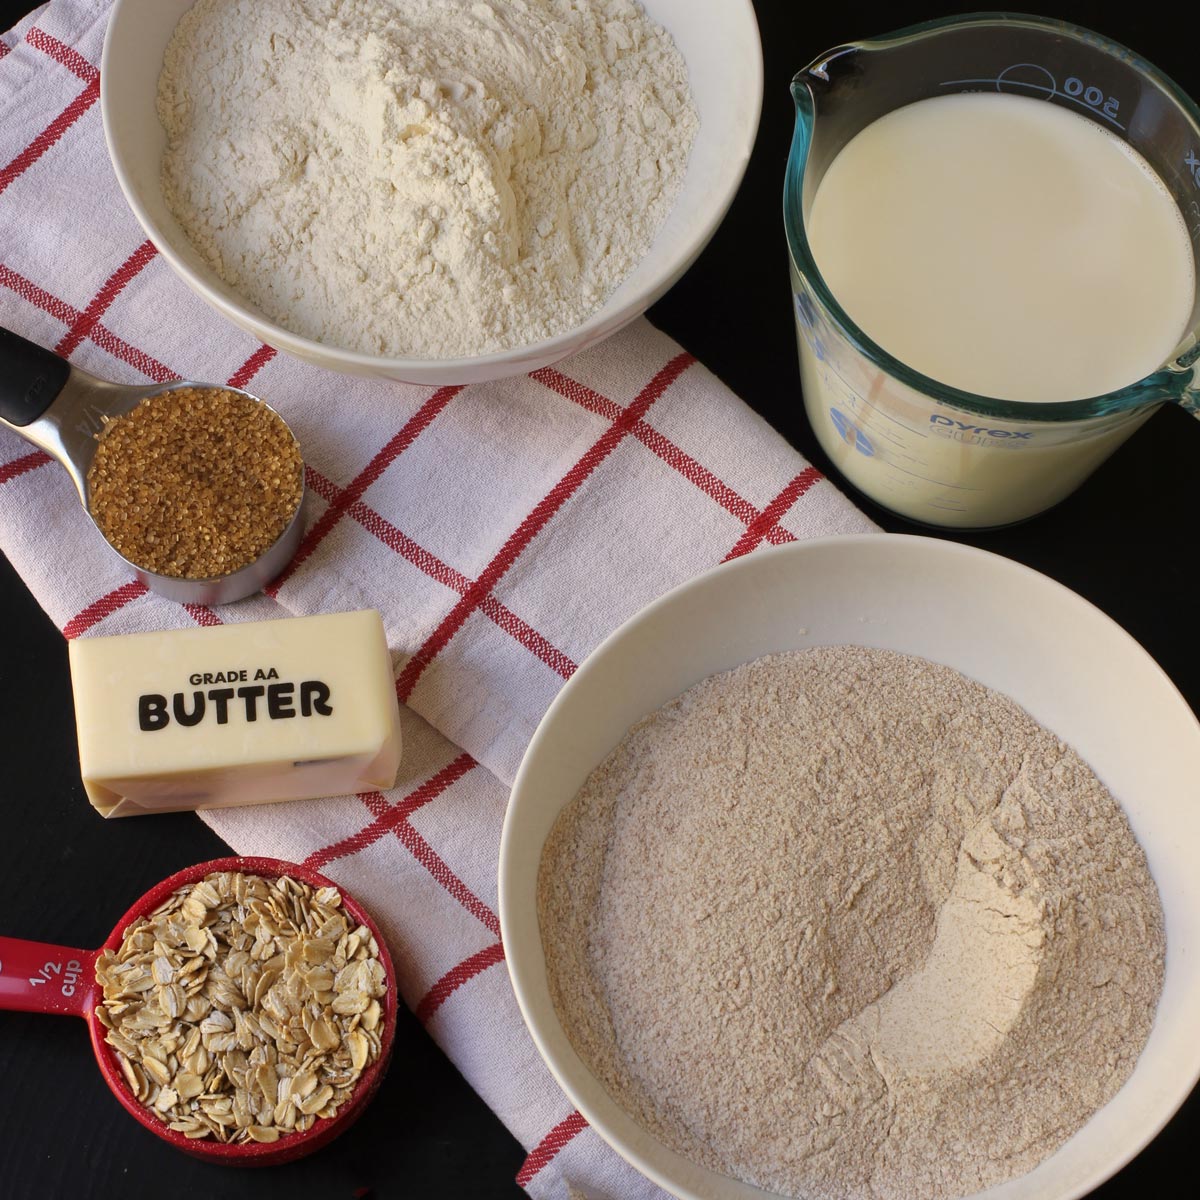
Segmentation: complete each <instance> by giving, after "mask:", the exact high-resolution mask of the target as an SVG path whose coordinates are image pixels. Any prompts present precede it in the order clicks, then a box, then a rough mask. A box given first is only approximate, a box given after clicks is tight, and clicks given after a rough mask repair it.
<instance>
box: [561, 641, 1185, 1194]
mask: <svg viewBox="0 0 1200 1200" xmlns="http://www.w3.org/2000/svg"><path fill="white" fill-rule="evenodd" d="M538 907H539V920H540V923H541V930H542V940H543V944H544V947H545V950H546V962H547V970H548V975H549V981H550V988H551V994H552V996H553V999H554V1004H555V1008H556V1010H557V1012H558V1014H559V1017H560V1019H561V1021H562V1023H563V1026H564V1028H565V1029H566V1031H567V1034H568V1036H569V1037H570V1039H571V1042H572V1044H573V1045H574V1046H575V1048H576V1050H577V1051H578V1052H579V1054H580V1055H581V1057H582V1058H583V1059H584V1061H585V1062H587V1063H588V1065H589V1066H590V1067H591V1069H592V1071H593V1072H594V1073H595V1074H596V1076H597V1078H599V1079H600V1080H601V1082H602V1083H603V1084H604V1085H605V1087H606V1088H607V1089H608V1091H609V1093H610V1094H611V1095H612V1096H613V1097H614V1098H615V1099H617V1101H618V1102H619V1103H620V1104H621V1106H622V1107H623V1108H625V1109H626V1111H628V1112H629V1113H631V1114H632V1115H633V1116H634V1117H635V1118H636V1119H637V1120H638V1121H639V1122H640V1123H641V1124H642V1125H644V1126H645V1127H646V1128H647V1129H649V1130H651V1131H652V1132H653V1133H654V1134H656V1135H657V1136H658V1137H659V1138H660V1139H661V1140H662V1141H664V1142H665V1143H666V1144H668V1145H669V1146H672V1147H673V1148H675V1149H676V1150H678V1151H680V1152H681V1153H683V1154H686V1155H689V1156H690V1157H692V1158H694V1159H695V1160H696V1161H698V1162H700V1163H702V1164H704V1165H706V1166H708V1167H710V1168H712V1169H713V1170H716V1171H720V1172H723V1173H725V1174H729V1175H733V1176H736V1177H738V1178H741V1179H743V1180H746V1181H749V1182H751V1183H755V1184H758V1185H760V1186H762V1187H765V1188H769V1189H771V1190H773V1191H778V1192H781V1193H783V1194H785V1195H789V1196H804V1197H806V1198H807V1200H863V1198H867V1197H869V1198H873V1200H885V1198H886V1200H912V1197H916V1196H920V1197H922V1198H923V1200H945V1198H948V1197H955V1196H962V1195H965V1194H968V1193H972V1192H976V1191H979V1190H981V1189H983V1188H985V1187H989V1186H991V1185H993V1184H997V1183H1000V1182H1002V1181H1003V1180H1005V1179H1009V1178H1011V1177H1013V1176H1015V1175H1019V1174H1021V1173H1023V1172H1025V1171H1028V1170H1030V1169H1031V1168H1033V1167H1034V1166H1036V1165H1037V1164H1038V1163H1039V1162H1040V1161H1042V1159H1044V1158H1045V1157H1046V1156H1047V1155H1049V1154H1051V1153H1052V1152H1053V1151H1054V1150H1056V1149H1057V1148H1058V1147H1059V1146H1060V1145H1061V1144H1062V1143H1063V1142H1064V1141H1066V1139H1067V1138H1068V1137H1070V1136H1071V1134H1072V1133H1074V1132H1075V1131H1076V1130H1077V1129H1078V1128H1079V1127H1080V1126H1081V1125H1082V1124H1083V1123H1084V1122H1085V1121H1086V1120H1087V1119H1088V1117H1090V1116H1091V1114H1092V1113H1093V1112H1095V1111H1096V1110H1097V1109H1098V1108H1099V1107H1100V1106H1101V1105H1103V1104H1104V1103H1105V1102H1106V1101H1107V1100H1108V1099H1109V1098H1110V1097H1111V1096H1112V1095H1113V1094H1114V1093H1115V1092H1116V1091H1117V1089H1118V1088H1119V1087H1120V1086H1121V1084H1122V1083H1123V1082H1124V1081H1125V1079H1126V1078H1128V1076H1129V1074H1130V1072H1131V1071H1132V1070H1133V1066H1134V1063H1135V1062H1136V1061H1137V1057H1138V1055H1139V1053H1140V1052H1141V1049H1142V1046H1143V1045H1144V1044H1145V1041H1146V1038H1147V1037H1148V1036H1149V1032H1150V1027H1151V1025H1152V1023H1153V1020H1154V1008H1155V1005H1156V1003H1157V1001H1158V996H1159V992H1160V990H1161V988H1162V979H1163V960H1164V937H1163V922H1162V909H1161V905H1160V901H1159V897H1158V892H1157V889H1156V888H1155V885H1154V881H1153V879H1152V878H1151V876H1150V874H1149V871H1148V869H1147V866H1146V860H1145V856H1144V854H1143V853H1142V850H1141V848H1140V847H1139V846H1138V844H1137V842H1136V841H1135V840H1134V837H1133V834H1132V832H1131V831H1130V828H1129V825H1128V823H1127V821H1126V819H1125V817H1124V814H1123V813H1122V812H1121V810H1120V808H1119V807H1118V805H1117V804H1116V802H1115V801H1114V800H1113V798H1112V796H1111V795H1109V793H1108V792H1107V791H1106V790H1105V788H1104V786H1103V785H1102V784H1101V782H1100V781H1099V780H1098V779H1097V778H1096V776H1095V775H1094V774H1093V773H1092V771H1091V770H1090V769H1089V768H1088V766H1087V765H1086V764H1085V763H1084V762H1083V761H1082V760H1081V759H1080V758H1079V756H1078V755H1077V754H1076V753H1075V752H1074V751H1072V750H1071V749H1069V748H1068V747H1067V746H1064V745H1063V744H1062V743H1060V742H1059V741H1058V739H1057V738H1055V737H1054V735H1053V734H1051V733H1049V732H1047V731H1046V730H1045V729H1042V728H1041V727H1040V726H1038V725H1037V724H1036V723H1035V722H1034V721H1033V720H1032V718H1031V717H1030V716H1029V715H1028V714H1027V713H1025V712H1024V711H1023V710H1022V709H1020V708H1019V707H1018V706H1017V705H1016V704H1015V703H1013V702H1012V701H1011V700H1009V699H1008V698H1007V697H1005V696H1001V695H999V694H998V693H996V692H992V691H990V690H989V689H987V688H985V687H982V686H981V685H979V684H977V683H974V682H972V681H971V680H968V679H966V678H964V677H963V676H962V675H959V674H958V673H957V672H955V671H952V670H950V669H949V668H947V667H943V666H938V665H936V664H933V663H929V662H925V661H924V660H922V659H918V658H912V657H909V656H905V655H900V654H894V653H891V652H889V651H884V650H872V649H866V648H863V647H855V646H837V647H825V648H821V649H817V650H811V651H805V652H801V653H797V654H786V655H775V656H770V657H767V658H764V659H760V660H758V661H756V662H753V663H749V664H747V665H745V666H743V667H740V668H738V669H737V670H735V671H732V672H729V673H728V674H725V675H719V676H714V677H713V678H711V679H708V680H705V681H704V682H702V683H700V684H698V685H697V686H696V687H694V688H692V689H691V690H690V691H688V692H686V693H685V694H684V695H683V696H681V697H680V698H679V699H678V700H675V701H674V702H672V703H670V704H668V705H666V706H665V707H664V708H662V709H660V710H659V711H658V712H657V713H654V714H653V715H652V716H650V717H648V718H647V719H646V720H644V721H643V722H641V723H639V724H638V725H636V726H634V728H633V729H631V730H630V731H629V733H628V734H627V735H626V736H625V738H624V740H623V741H622V742H621V743H620V744H619V745H618V746H617V748H616V749H615V750H614V751H613V753H612V754H611V755H610V756H609V758H608V759H607V760H606V761H605V762H604V763H603V764H601V766H600V767H598V768H597V769H596V771H594V772H593V773H592V775H591V776H590V777H589V779H588V780H587V782H586V783H585V785H584V787H583V788H582V790H581V791H580V793H579V795H578V796H577V797H576V798H575V799H574V800H573V801H572V802H571V804H569V805H568V806H567V807H566V808H565V809H564V810H563V812H562V814H561V815H560V817H559V819H558V821H557V823H556V824H555V826H554V828H553V830H552V831H551V834H550V837H549V838H548V839H547V842H546V846H545V850H544V853H543V858H542V866H541V872H540V876H539V885H538Z"/></svg>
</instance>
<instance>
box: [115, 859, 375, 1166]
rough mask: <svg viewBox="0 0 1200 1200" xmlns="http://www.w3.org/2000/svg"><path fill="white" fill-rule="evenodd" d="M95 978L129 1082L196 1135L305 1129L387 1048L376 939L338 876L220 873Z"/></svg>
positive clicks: (170, 904) (134, 931)
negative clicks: (312, 880)
mask: <svg viewBox="0 0 1200 1200" xmlns="http://www.w3.org/2000/svg"><path fill="white" fill-rule="evenodd" d="M96 979H97V981H98V982H99V984H100V985H101V987H102V989H103V993H104V995H103V999H102V1001H101V1003H100V1005H99V1007H98V1009H97V1017H98V1018H99V1020H100V1021H101V1023H102V1024H103V1025H104V1026H105V1028H106V1029H107V1031H108V1032H107V1034H106V1036H105V1041H107V1042H108V1044H109V1045H110V1046H111V1047H112V1048H113V1050H114V1052H115V1054H116V1057H117V1061H118V1063H119V1064H120V1068H121V1072H122V1074H123V1075H124V1077H125V1081H126V1083H127V1084H128V1085H129V1090H130V1092H131V1093H132V1094H133V1096H134V1097H135V1098H136V1099H137V1100H138V1102H139V1103H141V1104H143V1105H145V1106H146V1107H147V1109H148V1110H150V1111H152V1112H154V1113H156V1114H157V1115H158V1116H159V1117H160V1118H161V1119H162V1120H163V1121H164V1122H166V1124H167V1125H168V1126H169V1127H170V1128H171V1129H173V1130H175V1131H177V1132H179V1133H182V1134H184V1135H185V1136H186V1137H188V1138H213V1139H215V1140H216V1141H218V1142H273V1141H275V1140H276V1139H277V1138H279V1137H280V1136H281V1135H283V1134H288V1133H292V1132H303V1131H304V1130H306V1129H309V1128H311V1126H312V1125H313V1123H314V1122H315V1121H316V1119H317V1118H318V1117H332V1116H334V1115H335V1114H336V1113H337V1111H338V1108H339V1107H340V1106H341V1105H342V1104H344V1103H345V1101H346V1100H347V1099H348V1098H349V1096H350V1094H351V1092H352V1091H353V1090H354V1085H355V1083H356V1082H357V1081H358V1079H359V1077H360V1075H361V1074H362V1072H363V1071H364V1070H365V1069H366V1068H367V1067H368V1066H370V1065H371V1063H373V1062H375V1061H376V1060H377V1059H378V1058H379V1055H380V1051H381V1045H382V1028H381V1026H382V1013H383V1009H382V1005H381V1003H380V1000H381V998H382V997H383V995H384V994H385V992H386V990H387V979H386V972H385V970H384V966H383V963H382V962H381V961H380V958H379V945H378V943H377V942H376V940H375V938H374V936H373V935H372V933H371V931H370V930H369V929H368V928H367V927H366V926H363V925H358V924H356V923H355V921H354V920H353V919H352V918H351V917H350V916H349V914H347V913H346V912H345V911H344V910H343V908H342V898H341V895H340V894H339V893H338V891H337V890H336V889H335V888H330V887H323V888H320V889H313V888H312V887H310V886H309V885H308V884H306V883H303V882H301V881H298V880H295V879H291V878H289V877H287V876H282V877H280V878H278V879H266V878H263V877H262V876H257V875H245V874H242V873H240V872H228V871H226V872H219V873H216V874H213V875H210V876H208V877H207V878H206V879H204V880H202V881H201V882H199V883H196V884H189V885H186V886H184V887H182V888H180V889H179V890H178V891H176V892H174V893H173V894H172V895H171V896H170V897H169V898H168V899H167V900H166V901H165V902H164V903H163V904H161V905H160V906H159V907H158V908H157V909H155V910H154V912H152V913H150V914H149V915H148V916H145V917H143V918H141V919H140V920H138V921H136V922H134V924H132V925H130V926H129V927H128V928H127V929H126V930H125V933H124V940H123V941H122V943H121V945H120V947H118V949H116V950H115V951H114V950H106V951H104V953H103V954H102V955H101V956H100V957H99V959H98V960H97V962H96Z"/></svg>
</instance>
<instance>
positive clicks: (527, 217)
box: [158, 0, 697, 358]
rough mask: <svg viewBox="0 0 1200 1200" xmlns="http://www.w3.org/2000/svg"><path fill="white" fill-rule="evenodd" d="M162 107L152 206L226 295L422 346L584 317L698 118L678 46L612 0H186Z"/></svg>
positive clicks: (419, 352) (680, 158)
mask: <svg viewBox="0 0 1200 1200" xmlns="http://www.w3.org/2000/svg"><path fill="white" fill-rule="evenodd" d="M158 108H159V116H160V118H161V120H162V123H163V126H164V128H165V129H166V131H167V137H168V147H167V151H166V154H165V157H164V160H163V193H164V196H165V199H166V202H167V205H168V207H169V208H170V209H171V211H172V213H174V215H175V217H176V219H177V220H178V221H179V223H180V225H181V226H182V228H183V230H184V231H185V233H186V234H187V236H188V237H189V239H190V240H191V241H192V243H193V245H194V246H195V247H196V249H197V251H198V252H199V253H200V255H201V256H202V257H203V258H204V260H205V261H206V262H207V263H208V264H209V265H210V266H211V267H212V269H213V270H214V271H216V273H217V274H218V275H219V276H220V277H221V278H222V279H223V280H225V282H226V283H228V284H229V285H230V287H232V288H233V289H234V290H235V291H236V292H238V293H239V294H241V295H242V296H244V297H245V298H246V299H247V300H249V301H251V302H252V303H253V304H254V305H256V306H257V307H258V308H259V309H260V310H261V311H262V312H263V313H264V314H265V315H266V316H268V317H269V318H271V319H272V320H275V321H277V322H278V323H279V324H281V325H283V326H284V327H285V328H287V329H290V330H292V331H293V332H295V333H299V334H303V335H305V336H307V337H311V338H314V339H316V340H319V341H322V342H328V343H330V344H333V345H337V346H341V347H344V348H347V349H353V350H360V351H365V352H367V353H372V354H385V355H394V356H409V357H417V358H446V357H458V356H467V355H474V354H481V353H485V352H489V351H497V350H503V349H507V348H509V347H513V346H519V345H524V344H526V343H529V342H533V341H537V340H539V339H541V338H545V337H549V336H551V335H553V334H556V333H561V332H563V331H565V330H568V329H570V328H572V327H573V326H575V325H578V324H579V323H580V322H582V321H583V320H584V319H585V318H586V317H588V316H590V315H591V314H592V313H593V312H595V311H596V310H597V309H598V308H599V307H600V306H601V305H602V304H603V302H604V301H605V300H606V299H607V297H608V296H609V295H610V294H611V293H612V292H613V291H614V290H615V289H616V287H617V286H618V285H619V284H620V283H621V282H622V281H623V280H624V279H625V277H626V276H627V275H629V273H630V272H631V271H632V270H633V268H634V267H635V266H636V265H637V263H638V261H639V260H640V259H641V258H643V257H644V256H645V254H646V252H647V250H648V249H649V247H650V243H651V241H652V239H653V237H654V235H655V233H656V231H657V230H658V228H659V226H660V225H661V224H662V222H663V220H664V218H665V217H666V214H667V212H668V210H669V208H670V206H671V203H672V201H673V200H674V198H675V195H676V193H677V192H678V190H679V187H680V185H681V183H682V180H683V175H684V170H685V168H686V165H687V160H688V155H689V152H690V150H691V145H692V141H693V139H694V137H695V133H696V129H697V117H696V111H695V108H694V106H693V104H692V100H691V93H690V91H689V89H688V80H687V68H686V66H685V64H684V61H683V57H682V56H681V55H680V53H679V51H678V50H677V49H676V47H675V44H674V43H673V42H672V41H671V38H670V37H669V35H667V34H666V33H665V32H664V31H663V30H662V29H661V28H659V27H658V26H656V25H654V24H653V23H652V22H651V21H649V20H648V19H647V17H646V15H645V13H644V12H643V10H642V9H641V7H640V5H637V4H634V3H631V2H630V0H505V2H504V3H500V2H499V0H491V2H490V3H483V2H474V3H473V2H471V0H305V3H303V4H300V3H296V2H295V0H199V3H197V4H196V5H195V6H194V7H193V8H192V9H190V10H189V11H188V13H187V14H186V15H185V16H184V17H183V19H182V20H181V21H180V23H179V25H178V27H177V29H176V31H175V34H174V36H173V37H172V39H171V42H170V45H169V46H168V47H167V52H166V56H165V58H164V61H163V70H162V75H161V78H160V80H159V96H158Z"/></svg>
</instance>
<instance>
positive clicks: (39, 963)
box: [0, 857, 397, 1167]
mask: <svg viewBox="0 0 1200 1200" xmlns="http://www.w3.org/2000/svg"><path fill="white" fill-rule="evenodd" d="M218 871H240V872H242V873H243V874H247V875H262V876H264V877H267V878H278V877H280V876H282V875H287V876H289V877H290V878H292V879H296V880H301V881H303V882H304V883H307V884H309V885H310V886H312V887H313V888H322V887H333V888H337V890H338V891H339V892H340V893H341V897H342V906H343V907H344V909H345V910H346V912H347V913H348V914H349V916H351V917H352V918H353V919H354V920H355V921H357V922H358V923H359V924H360V925H365V926H366V927H367V928H368V929H369V930H370V931H371V933H372V935H373V936H374V938H375V941H376V942H377V944H378V946H379V960H380V962H381V963H382V964H383V968H384V972H385V975H386V979H387V990H386V992H385V993H384V996H383V999H382V1007H383V1032H382V1035H381V1045H380V1053H379V1057H378V1058H377V1059H376V1060H375V1062H373V1063H372V1064H371V1065H370V1066H368V1067H366V1068H365V1069H364V1070H363V1073H362V1074H361V1075H360V1076H359V1079H358V1082H357V1083H356V1084H355V1085H354V1091H353V1092H352V1093H351V1095H350V1098H349V1100H347V1101H346V1102H345V1103H344V1104H343V1105H342V1106H341V1107H340V1108H339V1109H338V1111H337V1115H336V1116H334V1117H332V1118H328V1119H327V1118H323V1117H318V1118H317V1120H316V1122H315V1123H314V1124H313V1125H312V1126H311V1127H310V1128H309V1129H307V1130H305V1131H304V1132H303V1133H296V1132H293V1133H289V1134H286V1135H282V1136H281V1137H280V1138H279V1140H278V1141H275V1142H239V1143H232V1142H216V1141H211V1140H209V1139H202V1140H201V1139H192V1138H188V1137H187V1136H185V1135H184V1134H183V1133H179V1132H177V1131H175V1130H173V1129H171V1128H169V1127H168V1126H167V1125H166V1124H165V1123H164V1122H163V1121H161V1120H159V1118H158V1117H157V1116H156V1115H155V1114H154V1113H153V1112H151V1111H150V1110H149V1109H148V1108H146V1106H145V1105H143V1104H141V1103H140V1102H139V1101H138V1100H137V1099H136V1098H135V1097H134V1095H133V1093H132V1092H131V1091H130V1089H129V1085H128V1083H127V1082H126V1080H125V1076H124V1074H123V1073H122V1071H121V1068H120V1066H119V1065H118V1062H117V1057H116V1054H115V1052H114V1051H113V1049H112V1047H111V1046H109V1044H108V1043H107V1042H106V1041H105V1040H104V1036H105V1033H106V1032H107V1031H106V1029H105V1027H104V1024H103V1023H102V1022H101V1020H100V1018H99V1017H98V1016H97V1014H96V1007H97V1004H98V1003H99V1000H100V996H101V993H100V987H99V985H98V984H97V982H96V973H95V966H96V959H97V958H99V956H100V955H101V954H102V953H103V952H104V951H105V950H115V949H116V948H117V947H118V946H120V944H121V941H122V939H123V936H124V931H125V929H126V928H127V927H128V926H129V925H131V924H132V923H133V922H134V921H136V920H137V919H138V918H140V917H142V916H144V915H146V914H147V913H150V912H152V911H153V910H154V909H155V908H157V907H158V906H159V905H160V904H161V903H162V902H163V901H164V900H166V899H167V897H168V896H170V895H171V893H172V892H174V891H175V890H176V889H177V888H179V887H182V886H185V885H188V884H193V883H198V882H199V881H200V880H201V879H203V878H204V877H205V876H206V875H210V874H212V873H214V872H218ZM396 1004H397V996H396V975H395V971H394V969H393V967H392V960H391V956H390V955H389V953H388V949H387V943H386V942H385V941H384V939H383V935H382V933H380V931H379V929H378V928H377V926H376V925H375V922H374V921H373V920H372V919H371V917H370V916H369V915H368V914H367V912H366V911H365V910H364V909H363V908H362V907H361V905H359V904H358V903H357V901H355V900H354V899H353V897H351V896H349V895H348V894H347V893H346V890H345V889H344V888H342V887H339V886H338V885H337V884H335V883H333V882H332V881H331V880H329V879H326V878H325V876H324V875H321V874H319V873H318V872H316V871H310V870H308V869H307V868H305V867H301V866H299V865H297V864H295V863H288V862H282V861H281V860H279V859H275V858H240V857H234V858H219V859H214V860H212V861H211V862H205V863H199V864H198V865H196V866H194V867H187V868H185V869H184V870H182V871H178V872H176V874H174V875H172V876H170V877H169V878H167V879H164V880H163V881H162V882H161V883H159V884H157V885H156V886H155V887H153V888H151V889H150V891H148V892H147V893H146V894H145V895H144V896H142V897H141V899H139V900H138V901H136V902H135V903H134V904H133V906H132V907H131V908H130V909H129V911H128V912H127V913H126V914H125V915H124V916H123V917H122V918H121V919H120V920H119V921H118V922H117V923H116V925H115V926H114V927H113V931H112V933H110V934H109V935H108V938H107V940H106V941H105V943H104V945H103V946H101V947H100V948H99V949H98V950H77V949H71V948H68V947H65V946H53V945H47V944H45V943H42V942H28V941H24V940H22V939H20V938H11V937H0V1009H6V1010H9V1011H14V1012H43V1013H56V1014H59V1015H61V1016H74V1017H82V1018H83V1019H84V1020H85V1021H86V1022H87V1025H88V1033H89V1034H90V1035H91V1041H92V1050H93V1052H94V1053H95V1055H96V1062H97V1064H98V1065H99V1067H100V1073H101V1074H102V1075H103V1076H104V1081H105V1083H107V1084H108V1087H109V1090H110V1091H111V1092H112V1093H113V1095H114V1096H116V1098H117V1100H118V1101H120V1103H121V1106H122V1107H123V1108H124V1109H125V1111H126V1112H128V1113H129V1114H130V1115H131V1116H132V1117H133V1118H134V1119H135V1120H137V1121H138V1122H140V1123H141V1124H142V1125H144V1126H145V1127H146V1128H147V1129H149V1130H150V1132H151V1133H153V1134H155V1135H156V1136H157V1137H160V1138H162V1139H163V1141H165V1142H169V1143H170V1144H171V1145H172V1146H175V1147H176V1148H177V1149H180V1150H182V1151H184V1152H185V1153H187V1154H190V1155H192V1156H193V1157H194V1158H202V1159H205V1160H207V1161H209V1162H218V1163H225V1164H227V1165H229V1166H254V1167H261V1166H272V1165H274V1164H276V1163H283V1162H291V1161H292V1160H293V1159H296V1158H302V1157H303V1156H304V1155H306V1154H311V1153H312V1152H313V1151H314V1150H318V1149H320V1147H322V1146H324V1145H326V1144H327V1143H328V1142H330V1141H332V1140H333V1139H334V1138H335V1137H337V1136H338V1135H339V1134H341V1133H344V1132H345V1131H346V1130H347V1129H349V1128H350V1126H351V1125H352V1124H353V1123H354V1122H355V1121H356V1120H357V1119H358V1117H359V1116H361V1115H362V1112H363V1110H364V1109H365V1108H366V1106H367V1104H368V1102H369V1101H370V1100H371V1098H372V1097H373V1096H374V1095H375V1093H376V1091H377V1090H378V1089H379V1085H380V1083H381V1082H382V1081H383V1076H384V1074H385V1073H386V1071H387V1067H388V1062H389V1060H390V1058H391V1054H392V1046H393V1042H394V1039H395V1033H396Z"/></svg>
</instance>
